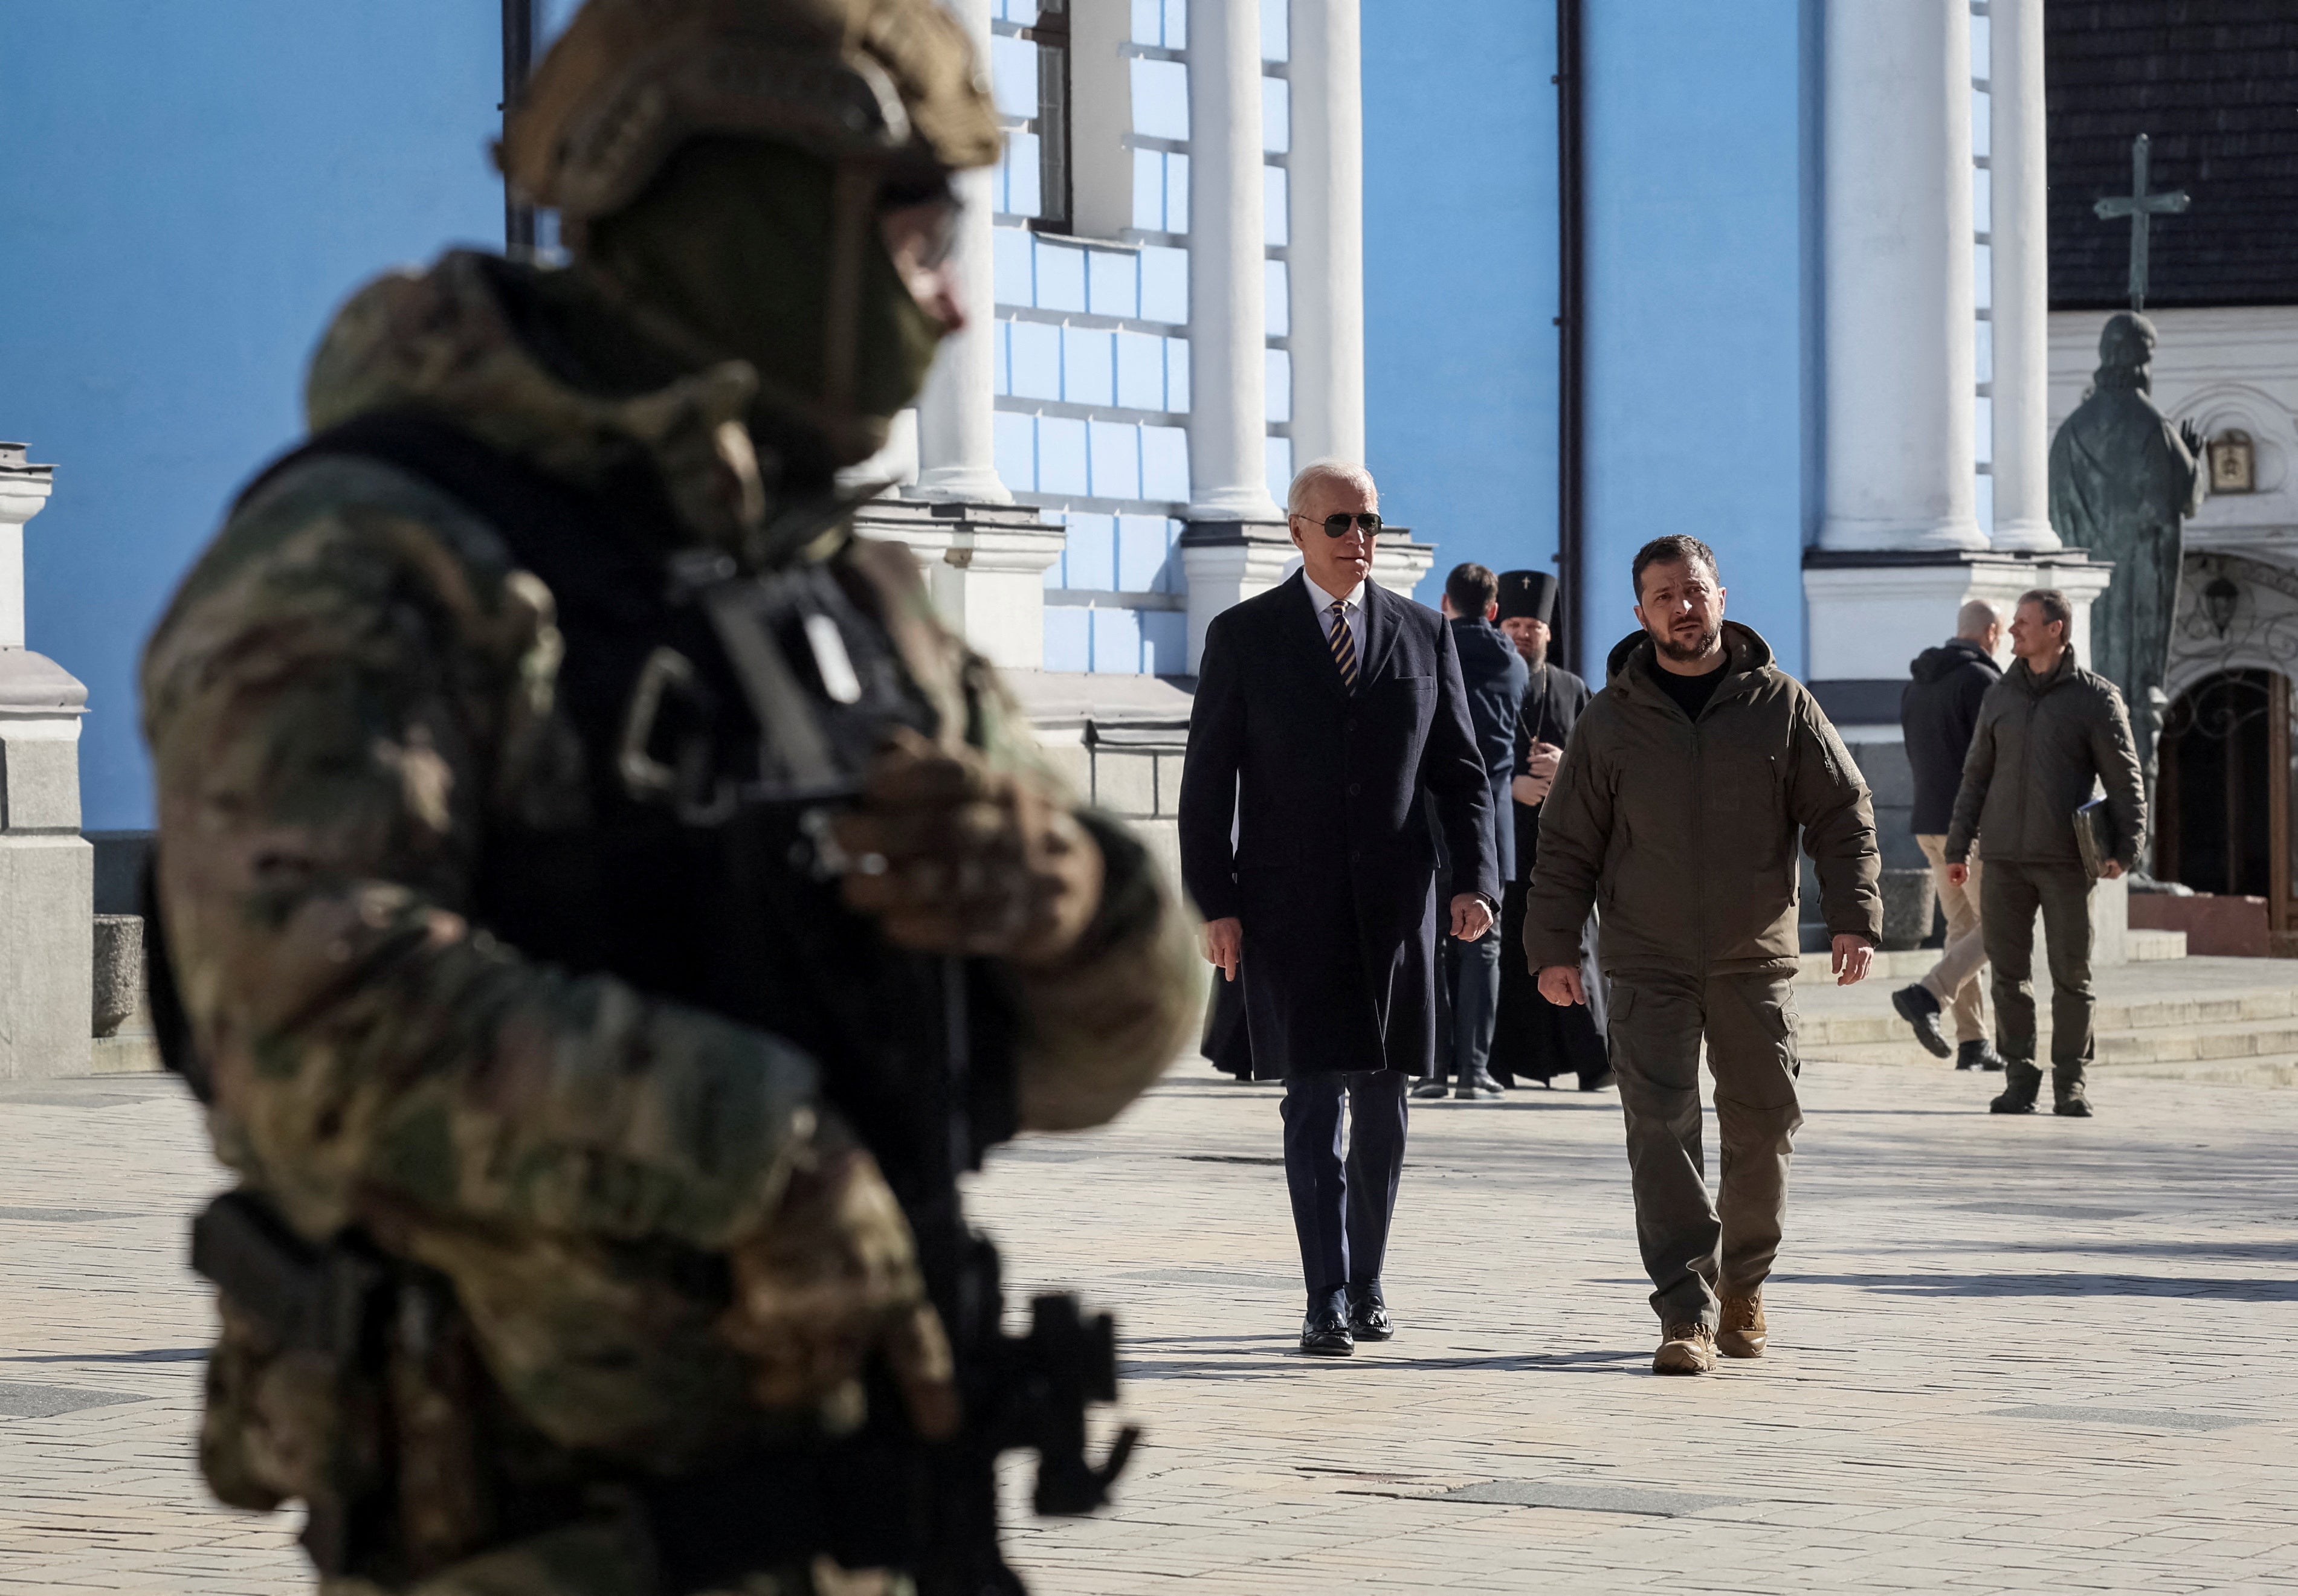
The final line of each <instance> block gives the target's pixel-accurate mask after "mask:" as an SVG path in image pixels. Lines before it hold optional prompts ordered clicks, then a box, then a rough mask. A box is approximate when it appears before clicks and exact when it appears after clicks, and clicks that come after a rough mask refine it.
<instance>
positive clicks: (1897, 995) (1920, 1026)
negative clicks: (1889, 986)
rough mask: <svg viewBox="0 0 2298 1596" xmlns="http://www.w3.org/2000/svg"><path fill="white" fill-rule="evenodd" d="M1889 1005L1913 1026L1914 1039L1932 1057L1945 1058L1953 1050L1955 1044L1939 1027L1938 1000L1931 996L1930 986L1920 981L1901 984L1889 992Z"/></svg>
mask: <svg viewBox="0 0 2298 1596" xmlns="http://www.w3.org/2000/svg"><path fill="white" fill-rule="evenodd" d="M1891 1007H1892V1008H1894V1009H1896V1010H1897V1012H1898V1016H1899V1017H1900V1018H1901V1019H1903V1020H1905V1021H1906V1022H1907V1024H1909V1025H1911V1026H1913V1027H1914V1032H1915V1040H1916V1041H1919V1042H1921V1043H1922V1044H1923V1047H1924V1049H1926V1050H1927V1051H1929V1052H1930V1053H1931V1054H1932V1055H1933V1056H1934V1057H1939V1058H1945V1057H1947V1055H1948V1054H1950V1053H1952V1052H1954V1051H1955V1044H1954V1043H1953V1042H1951V1041H1947V1032H1944V1031H1942V1030H1940V1029H1939V1000H1938V999H1937V998H1934V997H1932V996H1931V993H1930V988H1929V987H1927V986H1925V985H1924V984H1923V983H1922V982H1920V981H1918V982H1917V983H1915V984H1914V985H1913V986H1903V987H1901V988H1900V989H1899V990H1898V991H1895V992H1893V993H1892V994H1891Z"/></svg>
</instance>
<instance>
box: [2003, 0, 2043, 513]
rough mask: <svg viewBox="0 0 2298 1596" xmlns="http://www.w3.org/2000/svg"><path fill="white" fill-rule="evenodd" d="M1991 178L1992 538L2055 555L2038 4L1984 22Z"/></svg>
mask: <svg viewBox="0 0 2298 1596" xmlns="http://www.w3.org/2000/svg"><path fill="white" fill-rule="evenodd" d="M1988 38H1989V40H1990V41H1991V42H1990V44H1989V46H1988V53H1989V54H1990V55H1991V56H1992V57H1993V59H1992V60H1991V61H1990V62H1988V69H1987V78H1988V144H1989V147H1990V150H1991V152H1992V153H1991V159H1990V161H1989V166H1990V171H1989V177H1990V178H1991V179H1992V185H1993V191H1994V196H1995V216H1994V220H1993V222H1992V224H1991V225H1990V226H1989V229H1988V231H1989V234H1990V235H1991V237H1992V238H1993V240H1994V248H1993V251H1992V254H1993V257H1994V272H1995V280H1994V284H1993V289H1994V295H1993V297H1994V300H1995V313H1994V319H1995V329H1994V331H1995V381H1994V389H1993V391H1994V395H1995V536H1994V544H1995V547H1997V548H2013V549H2044V548H2056V547H2059V539H2058V534H2056V533H2055V532H2054V531H2051V471H2050V452H2051V424H2050V406H2049V400H2050V383H2051V338H2050V312H2051V277H2050V251H2049V248H2048V243H2049V230H2048V217H2049V210H2050V192H2049V188H2048V185H2047V184H2046V181H2045V178H2046V152H2045V148H2044V144H2043V0H1995V4H1994V5H1993V6H1992V8H1991V9H1990V10H1989V12H1988Z"/></svg>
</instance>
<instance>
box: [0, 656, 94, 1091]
mask: <svg viewBox="0 0 2298 1596" xmlns="http://www.w3.org/2000/svg"><path fill="white" fill-rule="evenodd" d="M86 704H87V688H85V687H81V686H80V684H79V682H78V681H76V680H74V679H72V677H71V675H70V673H69V672H68V671H66V670H64V669H63V668H62V666H60V665H58V664H56V663H55V662H54V661H53V660H49V659H46V658H45V657H43V656H41V655H39V654H33V653H31V652H29V650H26V649H21V648H0V1081H29V1080H42V1079H47V1078H51V1077H54V1076H58V1075H85V1074H87V1073H88V1068H89V1057H90V1040H91V1034H92V1032H93V1022H94V1008H95V992H94V987H95V849H94V848H93V847H92V846H90V845H89V843H87V839H86V838H84V837H82V836H81V835H79V722H80V716H81V715H82V714H83V713H84V712H85V706H86Z"/></svg>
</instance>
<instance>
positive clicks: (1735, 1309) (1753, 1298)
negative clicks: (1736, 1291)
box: [1715, 1286, 1771, 1358]
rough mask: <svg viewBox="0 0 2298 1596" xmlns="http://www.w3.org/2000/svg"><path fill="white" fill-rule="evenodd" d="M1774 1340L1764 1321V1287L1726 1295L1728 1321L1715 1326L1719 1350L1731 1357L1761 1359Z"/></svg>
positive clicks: (1724, 1320) (1724, 1317) (1724, 1303)
mask: <svg viewBox="0 0 2298 1596" xmlns="http://www.w3.org/2000/svg"><path fill="white" fill-rule="evenodd" d="M1770 1340H1771V1333H1770V1328H1769V1327H1768V1326H1766V1325H1765V1323H1764V1288H1763V1287H1761V1286H1758V1287H1756V1288H1755V1289H1754V1290H1753V1291H1750V1292H1748V1294H1747V1295H1746V1296H1734V1295H1733V1294H1732V1293H1731V1292H1728V1291H1727V1292H1725V1293H1724V1294H1723V1323H1721V1324H1719V1325H1717V1326H1716V1327H1715V1350H1716V1351H1717V1352H1719V1353H1723V1355H1724V1356H1725V1357H1727V1358H1760V1357H1762V1356H1763V1355H1764V1347H1765V1345H1766V1344H1767V1343H1768V1342H1769V1341H1770Z"/></svg>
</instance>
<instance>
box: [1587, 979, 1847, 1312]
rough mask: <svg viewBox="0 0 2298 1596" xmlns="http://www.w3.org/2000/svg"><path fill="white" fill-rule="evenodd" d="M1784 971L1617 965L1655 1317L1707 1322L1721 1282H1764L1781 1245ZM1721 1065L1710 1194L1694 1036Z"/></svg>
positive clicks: (1791, 1043) (1790, 1131) (1627, 1109)
mask: <svg viewBox="0 0 2298 1596" xmlns="http://www.w3.org/2000/svg"><path fill="white" fill-rule="evenodd" d="M1791 982H1792V977H1790V976H1787V975H1711V976H1708V977H1707V979H1705V980H1701V979H1700V978H1699V977H1697V976H1693V975H1684V976H1681V977H1675V976H1669V975H1633V976H1620V975H1616V976H1614V977H1613V978H1612V1012H1611V1022H1612V1068H1613V1069H1614V1070H1616V1072H1618V1074H1619V1080H1620V1109H1621V1112H1622V1114H1623V1115H1624V1116H1625V1118H1626V1121H1627V1131H1628V1175H1629V1183H1630V1185H1631V1186H1632V1187H1633V1189H1634V1192H1635V1199H1636V1241H1637V1245H1638V1246H1639V1248H1640V1249H1641V1252H1642V1254H1643V1261H1644V1272H1645V1273H1646V1274H1648V1275H1649V1276H1650V1277H1651V1283H1652V1295H1651V1304H1652V1311H1653V1312H1656V1313H1657V1314H1658V1315H1659V1319H1660V1323H1661V1324H1663V1325H1679V1324H1688V1323H1690V1322H1692V1321H1693V1320H1698V1321H1699V1322H1702V1323H1705V1324H1707V1325H1708V1326H1709V1327H1710V1328H1713V1327H1714V1325H1715V1321H1716V1317H1717V1312H1716V1311H1717V1306H1718V1303H1717V1295H1718V1293H1719V1292H1727V1291H1728V1292H1732V1293H1733V1294H1735V1295H1736V1294H1745V1293H1748V1292H1752V1291H1755V1290H1756V1289H1757V1288H1758V1287H1761V1286H1762V1285H1763V1283H1764V1281H1765V1279H1767V1278H1768V1277H1769V1276H1770V1274H1771V1272H1772V1260H1773V1258H1774V1257H1776V1256H1777V1255H1778V1254H1779V1250H1780V1230H1781V1223H1782V1222H1783V1221H1784V1220H1785V1218H1786V1215H1787V1203H1788V1159H1789V1157H1790V1155H1791V1154H1792V1152H1793V1151H1794V1147H1795V1133H1796V1128H1797V1127H1798V1126H1799V1125H1801V1124H1802V1123H1803V1111H1802V1109H1801V1107H1799V1106H1798V1103H1797V1101H1796V1075H1797V1074H1798V1069H1799V1067H1800V1066H1799V1064H1798V1058H1797V1055H1796V1042H1795V1026H1796V1014H1795V997H1794V990H1793V986H1792V984H1791ZM1703 1036H1705V1037H1706V1038H1707V1067H1708V1069H1709V1070H1710V1071H1711V1072H1712V1073H1713V1074H1715V1130H1716V1140H1717V1142H1718V1143H1719V1144H1720V1146H1719V1148H1718V1149H1717V1151H1718V1157H1717V1164H1718V1165H1719V1168H1720V1172H1721V1178H1720V1180H1719V1181H1718V1183H1717V1189H1716V1195H1715V1200H1714V1201H1712V1202H1711V1201H1710V1200H1709V1199H1708V1195H1707V1158H1706V1156H1705V1155H1704V1153H1703V1152H1702V1151H1701V1148H1700V1139H1699V1043H1700V1039H1701V1038H1702V1037H1703Z"/></svg>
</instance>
